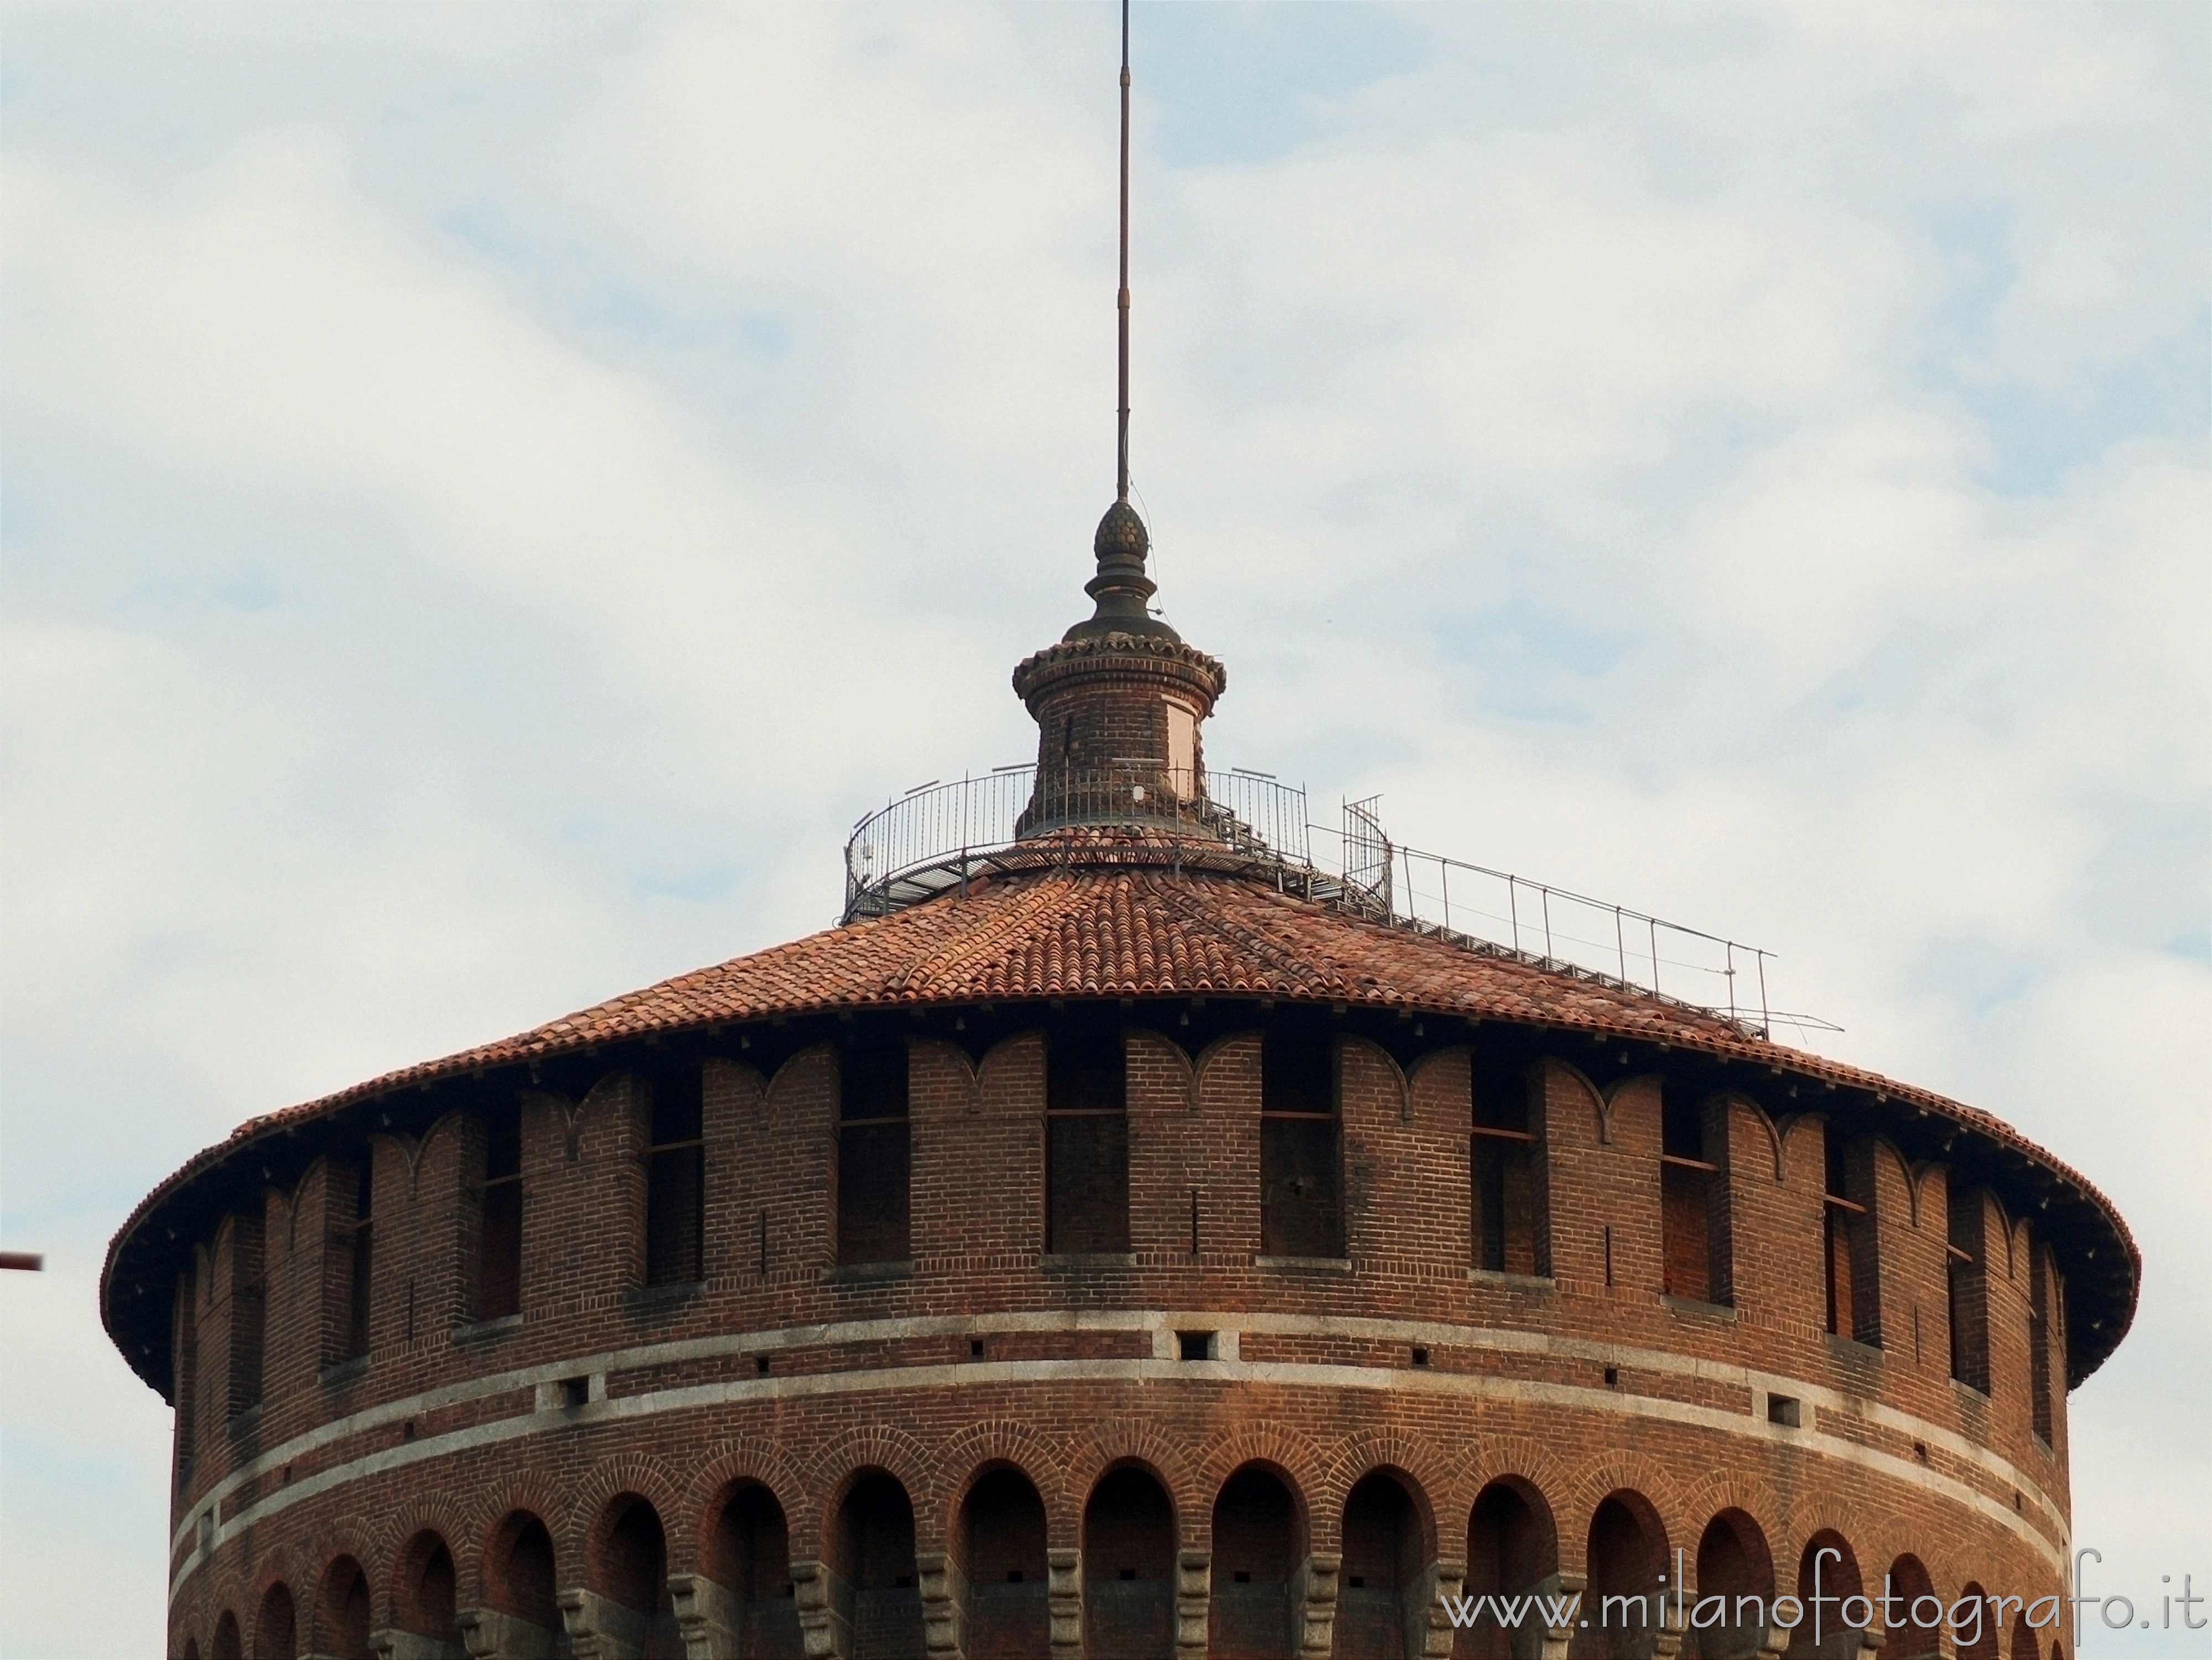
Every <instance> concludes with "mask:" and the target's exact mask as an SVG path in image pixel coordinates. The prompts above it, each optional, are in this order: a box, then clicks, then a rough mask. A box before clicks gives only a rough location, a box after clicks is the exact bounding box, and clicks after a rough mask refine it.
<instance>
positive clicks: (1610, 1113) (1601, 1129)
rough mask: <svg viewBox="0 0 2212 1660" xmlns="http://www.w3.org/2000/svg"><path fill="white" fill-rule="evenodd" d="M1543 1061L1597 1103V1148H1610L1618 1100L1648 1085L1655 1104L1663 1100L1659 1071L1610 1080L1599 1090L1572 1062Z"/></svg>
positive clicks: (1550, 1057) (1662, 1075)
mask: <svg viewBox="0 0 2212 1660" xmlns="http://www.w3.org/2000/svg"><path fill="white" fill-rule="evenodd" d="M1544 1058H1547V1061H1551V1062H1553V1065H1555V1067H1564V1069H1566V1071H1568V1073H1571V1076H1573V1078H1575V1080H1577V1082H1579V1085H1582V1086H1583V1089H1589V1091H1590V1100H1593V1103H1597V1140H1599V1144H1601V1146H1613V1127H1614V1124H1617V1122H1620V1113H1621V1096H1626V1093H1628V1091H1631V1089H1639V1086H1644V1085H1650V1086H1652V1096H1655V1100H1659V1103H1663V1100H1666V1073H1659V1071H1632V1073H1628V1076H1626V1078H1614V1080H1613V1082H1610V1085H1604V1086H1599V1085H1597V1082H1593V1080H1590V1076H1589V1073H1586V1071H1583V1069H1582V1067H1577V1065H1575V1062H1573V1061H1562V1058H1559V1055H1544ZM1662 1109H1663V1107H1662Z"/></svg>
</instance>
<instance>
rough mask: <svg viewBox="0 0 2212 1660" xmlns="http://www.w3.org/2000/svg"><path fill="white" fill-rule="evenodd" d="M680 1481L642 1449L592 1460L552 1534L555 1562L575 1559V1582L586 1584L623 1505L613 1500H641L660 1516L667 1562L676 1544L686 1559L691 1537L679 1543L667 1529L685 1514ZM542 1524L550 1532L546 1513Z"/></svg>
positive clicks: (673, 1559)
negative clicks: (588, 1473) (559, 1526)
mask: <svg viewBox="0 0 2212 1660" xmlns="http://www.w3.org/2000/svg"><path fill="white" fill-rule="evenodd" d="M684 1485H685V1484H684V1481H682V1480H681V1479H680V1478H678V1476H677V1475H674V1474H673V1473H672V1472H671V1470H670V1469H669V1468H668V1466H667V1465H666V1464H665V1463H663V1462H661V1461H660V1460H659V1459H658V1458H655V1457H653V1456H650V1455H648V1454H645V1453H635V1452H633V1453H624V1454H623V1455H621V1456H617V1457H614V1458H610V1459H607V1460H605V1462H601V1463H599V1464H595V1465H594V1466H593V1467H592V1474H591V1478H590V1480H588V1481H585V1482H583V1483H582V1484H580V1486H579V1487H577V1488H576V1490H575V1493H574V1497H573V1498H572V1499H571V1500H570V1501H569V1506H568V1519H567V1524H566V1527H565V1528H564V1529H563V1531H562V1533H558V1534H555V1535H554V1536H553V1548H554V1552H555V1560H562V1559H564V1558H565V1559H566V1560H568V1561H571V1562H574V1564H575V1565H576V1569H577V1577H578V1582H579V1583H580V1584H586V1585H589V1584H592V1577H593V1572H594V1570H595V1569H596V1567H597V1566H598V1564H599V1552H600V1550H601V1549H602V1548H604V1547H605V1544H606V1541H607V1535H609V1534H611V1533H612V1532H613V1531H614V1529H615V1524H616V1523H617V1522H619V1521H620V1520H621V1519H622V1513H623V1510H624V1509H625V1508H626V1506H624V1505H619V1504H617V1503H616V1500H617V1499H644V1500H645V1502H646V1503H647V1504H648V1505H652V1506H653V1514H654V1515H656V1516H658V1517H659V1518H660V1531H661V1537H662V1539H663V1540H664V1541H665V1544H666V1547H667V1551H668V1560H669V1563H670V1566H671V1567H672V1566H674V1564H675V1562H676V1560H677V1553H678V1549H679V1548H682V1549H684V1551H685V1555H684V1560H686V1561H687V1562H688V1561H689V1560H690V1550H689V1547H690V1544H691V1542H692V1541H689V1540H685V1541H681V1542H680V1544H679V1541H678V1539H677V1538H676V1537H675V1536H673V1535H671V1533H670V1531H669V1529H670V1525H671V1523H673V1522H675V1521H676V1520H678V1518H679V1517H682V1516H683V1515H684V1511H683V1508H682V1506H683V1503H684ZM545 1523H546V1528H547V1530H548V1531H549V1532H550V1530H551V1528H552V1518H551V1517H545Z"/></svg>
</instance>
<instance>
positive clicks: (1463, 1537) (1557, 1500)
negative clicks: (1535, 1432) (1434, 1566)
mask: <svg viewBox="0 0 2212 1660" xmlns="http://www.w3.org/2000/svg"><path fill="white" fill-rule="evenodd" d="M1578 1475H1579V1471H1578V1470H1577V1467H1576V1466H1574V1465H1573V1464H1571V1463H1569V1462H1565V1461H1564V1460H1562V1459H1560V1458H1559V1456H1557V1455H1556V1454H1555V1453H1554V1452H1553V1449H1552V1447H1551V1445H1550V1444H1549V1443H1547V1442H1544V1441H1540V1440H1538V1439H1536V1438H1534V1436H1528V1435H1513V1436H1507V1437H1504V1438H1500V1439H1498V1440H1496V1441H1486V1442H1484V1443H1482V1444H1480V1445H1479V1446H1478V1447H1477V1448H1476V1449H1475V1450H1474V1455H1473V1456H1472V1457H1471V1458H1469V1459H1468V1461H1466V1462H1463V1463H1462V1464H1460V1465H1458V1466H1457V1467H1456V1468H1455V1471H1454V1474H1453V1479H1452V1480H1451V1481H1450V1482H1449V1484H1448V1485H1445V1486H1443V1487H1440V1488H1439V1489H1438V1491H1437V1498H1436V1503H1437V1514H1438V1515H1439V1516H1440V1517H1443V1521H1442V1522H1440V1523H1439V1526H1441V1527H1443V1529H1445V1531H1444V1533H1443V1543H1445V1544H1450V1543H1451V1541H1452V1538H1453V1531H1452V1530H1454V1529H1456V1531H1457V1535H1458V1541H1459V1543H1458V1547H1456V1548H1464V1546H1465V1545H1466V1543H1467V1528H1468V1521H1469V1520H1470V1519H1471V1518H1472V1517H1473V1516H1474V1507H1475V1505H1476V1502H1477V1501H1478V1500H1480V1499H1481V1497H1482V1493H1483V1489H1484V1488H1486V1487H1489V1486H1490V1485H1491V1484H1492V1482H1495V1481H1510V1482H1511V1483H1513V1484H1514V1485H1515V1486H1516V1487H1517V1488H1518V1489H1519V1490H1520V1492H1521V1495H1522V1498H1524V1499H1528V1500H1529V1501H1530V1505H1531V1508H1532V1509H1534V1510H1537V1511H1540V1512H1541V1515H1542V1517H1543V1518H1544V1521H1545V1523H1546V1525H1547V1526H1548V1527H1549V1528H1550V1529H1552V1534H1553V1541H1554V1549H1555V1551H1556V1549H1557V1542H1556V1541H1557V1540H1558V1538H1559V1532H1560V1529H1559V1507H1560V1506H1561V1505H1562V1504H1564V1503H1565V1502H1566V1501H1567V1499H1568V1498H1569V1496H1570V1495H1571V1490H1572V1488H1573V1486H1574V1483H1575V1481H1576V1480H1577V1477H1578ZM1561 1566H1565V1564H1564V1563H1563V1564H1562V1565H1561Z"/></svg>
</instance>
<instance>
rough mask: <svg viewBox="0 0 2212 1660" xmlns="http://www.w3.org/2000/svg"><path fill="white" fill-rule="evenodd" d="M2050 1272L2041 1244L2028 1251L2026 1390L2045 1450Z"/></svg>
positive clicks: (2048, 1408)
mask: <svg viewBox="0 0 2212 1660" xmlns="http://www.w3.org/2000/svg"><path fill="white" fill-rule="evenodd" d="M2027 1294H2028V1304H2027V1388H2028V1399H2029V1403H2030V1410H2031V1411H2033V1414H2034V1415H2035V1432H2036V1434H2037V1435H2038V1436H2039V1437H2040V1438H2042V1441H2043V1444H2044V1445H2045V1446H2046V1447H2048V1446H2050V1445H2051V1444H2052V1441H2051V1268H2050V1253H2049V1252H2048V1251H2046V1250H2045V1249H2044V1248H2043V1245H2042V1243H2041V1242H2040V1241H2039V1240H2031V1241H2030V1242H2029V1247H2028V1286H2027Z"/></svg>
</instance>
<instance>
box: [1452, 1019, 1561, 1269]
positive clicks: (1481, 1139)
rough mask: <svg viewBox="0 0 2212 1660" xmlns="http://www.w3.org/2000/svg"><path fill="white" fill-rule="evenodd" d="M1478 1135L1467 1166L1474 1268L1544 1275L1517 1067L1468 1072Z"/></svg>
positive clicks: (1531, 1151) (1531, 1143)
mask: <svg viewBox="0 0 2212 1660" xmlns="http://www.w3.org/2000/svg"><path fill="white" fill-rule="evenodd" d="M1468 1083H1469V1085H1470V1091H1471V1094H1472V1096H1473V1109H1474V1135H1473V1142H1472V1146H1471V1148H1470V1158H1469V1159H1468V1164H1469V1166H1470V1168H1471V1170H1472V1171H1473V1175H1474V1193H1473V1195H1472V1200H1471V1207H1472V1213H1471V1217H1470V1220H1471V1222H1472V1224H1473V1225H1472V1226H1471V1227H1470V1229H1469V1230H1468V1231H1469V1234H1470V1236H1471V1243H1472V1244H1473V1247H1474V1262H1473V1266H1474V1267H1475V1268H1481V1269H1483V1270H1485V1271H1486V1272H1488V1273H1491V1274H1541V1273H1543V1272H1544V1266H1543V1264H1541V1262H1540V1261H1539V1253H1538V1251H1537V1248H1536V1234H1537V1208H1538V1207H1537V1192H1536V1156H1537V1155H1536V1136H1535V1133H1534V1130H1533V1129H1532V1128H1531V1127H1530V1124H1529V1118H1528V1079H1526V1078H1525V1077H1524V1076H1523V1075H1522V1069H1521V1068H1520V1067H1519V1066H1517V1065H1484V1064H1480V1063H1478V1064H1476V1065H1474V1066H1473V1067H1469V1068H1468Z"/></svg>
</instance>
